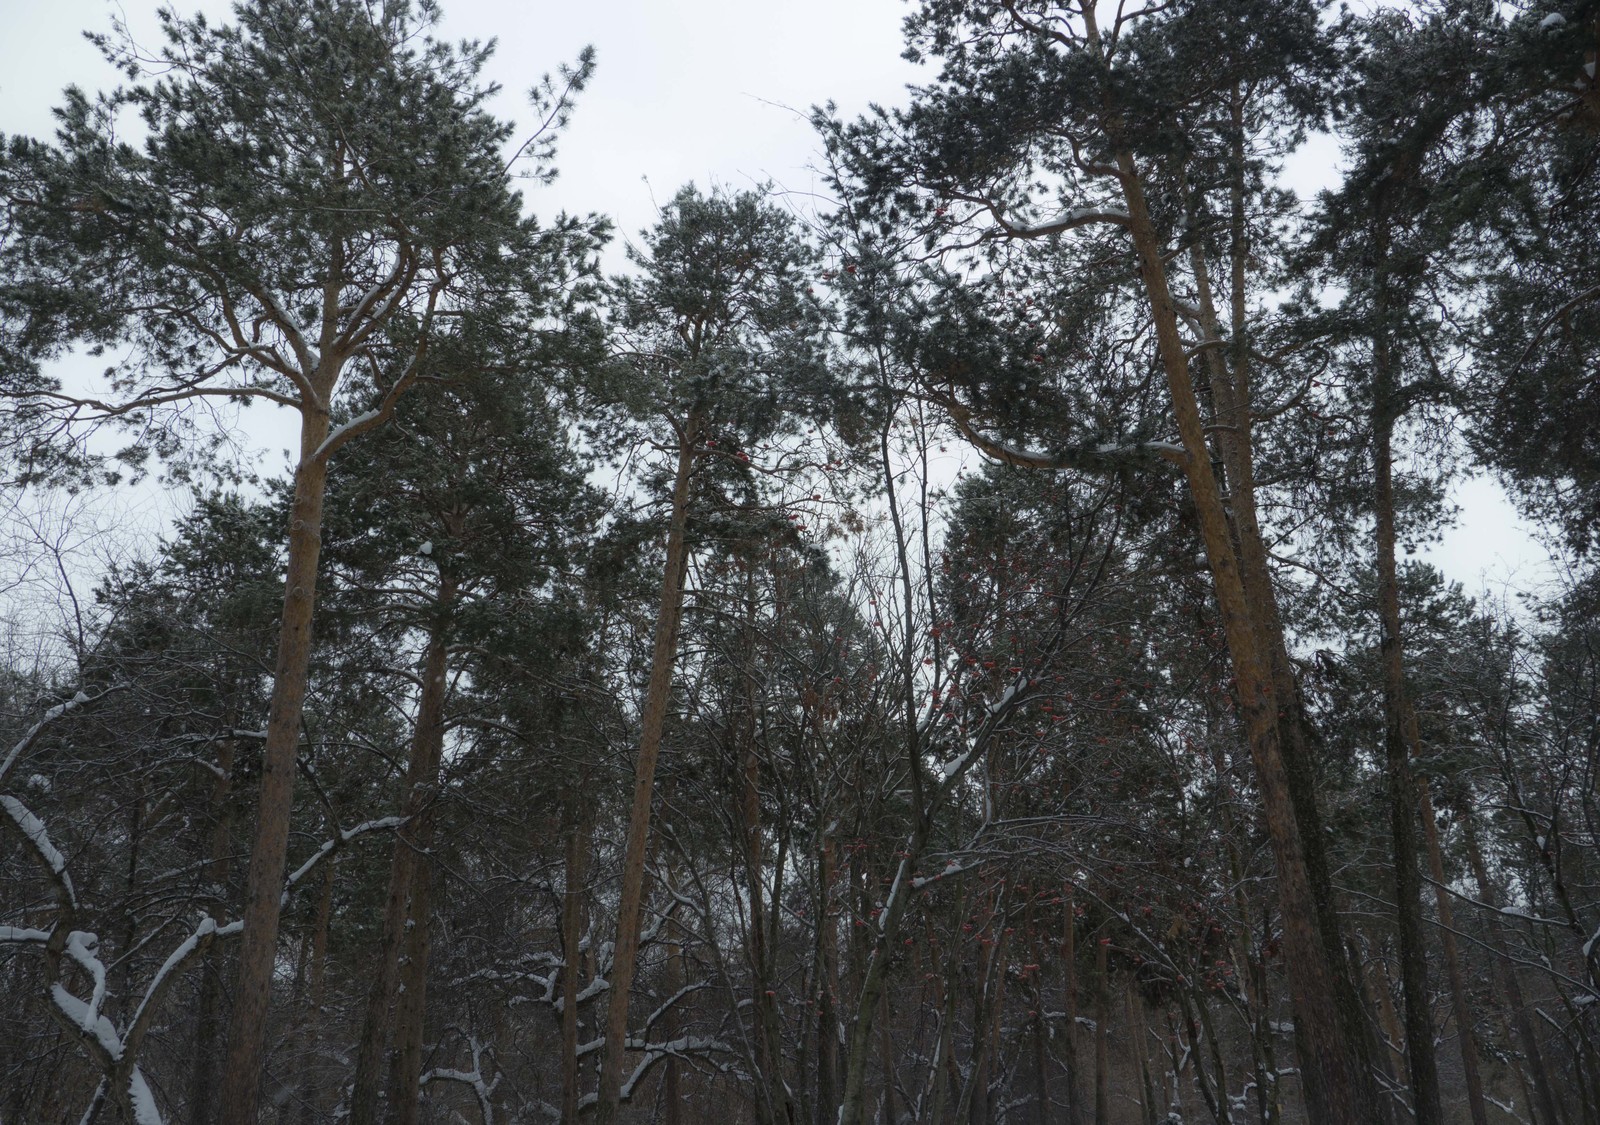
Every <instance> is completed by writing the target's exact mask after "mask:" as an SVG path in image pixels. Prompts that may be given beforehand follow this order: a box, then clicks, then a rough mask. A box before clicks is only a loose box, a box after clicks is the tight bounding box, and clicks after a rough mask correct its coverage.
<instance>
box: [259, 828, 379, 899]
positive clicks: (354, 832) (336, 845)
mask: <svg viewBox="0 0 1600 1125" xmlns="http://www.w3.org/2000/svg"><path fill="white" fill-rule="evenodd" d="M408 819H410V818H408V817H404V816H385V817H379V818H378V819H377V820H368V821H363V822H362V823H361V824H358V825H356V826H355V827H354V828H346V829H344V830H343V831H342V832H340V833H339V834H338V835H337V836H335V837H334V838H333V839H331V840H328V841H326V842H325V843H323V845H322V847H320V848H318V849H317V850H316V851H314V852H312V853H311V858H310V859H308V860H306V861H305V862H304V863H302V864H301V865H300V866H299V867H297V868H295V869H294V871H293V872H292V873H291V874H290V875H289V878H288V879H286V880H285V881H284V885H283V901H284V903H285V904H287V903H288V901H289V892H291V891H293V890H294V888H295V886H296V885H297V884H298V883H299V882H300V880H302V879H304V878H305V877H306V876H307V875H309V874H311V869H312V868H314V867H316V865H317V864H319V863H321V862H322V861H323V860H324V859H326V858H328V856H330V855H332V854H333V853H334V852H336V851H338V850H339V849H340V848H342V847H344V845H346V844H348V843H349V842H350V841H351V840H354V839H355V838H356V837H357V836H363V835H365V834H366V833H368V832H381V831H383V830H385V829H395V828H399V827H401V826H402V825H404V824H405V822H406V821H407V820H408Z"/></svg>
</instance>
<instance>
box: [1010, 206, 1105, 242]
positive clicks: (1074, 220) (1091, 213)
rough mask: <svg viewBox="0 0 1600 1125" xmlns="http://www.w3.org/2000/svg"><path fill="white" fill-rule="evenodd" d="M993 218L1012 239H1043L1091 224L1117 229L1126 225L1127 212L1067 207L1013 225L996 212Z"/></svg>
mask: <svg viewBox="0 0 1600 1125" xmlns="http://www.w3.org/2000/svg"><path fill="white" fill-rule="evenodd" d="M994 217H995V219H996V221H998V222H999V224H1000V229H1001V230H1003V231H1005V232H1006V233H1007V234H1008V235H1010V236H1011V237H1013V238H1043V237H1044V236H1045V235H1051V234H1064V233H1065V232H1067V231H1069V230H1076V229H1077V228H1078V227H1086V226H1089V225H1090V224H1092V223H1110V224H1112V225H1113V226H1119V227H1126V226H1127V225H1128V212H1127V211H1126V210H1124V209H1123V208H1121V207H1068V208H1067V209H1065V210H1063V211H1058V212H1057V213H1056V214H1054V215H1049V216H1046V217H1045V218H1043V219H1039V220H1037V221H1035V222H1031V223H1013V222H1011V221H1010V220H1008V219H1007V218H1006V217H1005V216H1004V215H1002V214H1001V213H1000V212H999V211H998V210H996V211H994Z"/></svg>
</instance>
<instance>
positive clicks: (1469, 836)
mask: <svg viewBox="0 0 1600 1125" xmlns="http://www.w3.org/2000/svg"><path fill="white" fill-rule="evenodd" d="M1461 828H1462V835H1463V837H1465V840H1466V845H1467V863H1468V864H1469V865H1471V867H1472V878H1473V881H1474V882H1475V883H1477V885H1478V897H1479V898H1481V899H1482V900H1483V901H1484V902H1485V903H1487V904H1488V905H1489V906H1491V907H1494V908H1495V909H1496V910H1498V909H1499V908H1500V893H1499V891H1498V890H1496V888H1495V886H1494V884H1493V883H1492V882H1490V881H1489V871H1488V868H1487V867H1486V866H1485V865H1484V862H1483V850H1482V848H1480V847H1479V845H1478V830H1477V826H1476V825H1475V824H1474V823H1473V820H1472V816H1471V814H1470V813H1464V814H1463V815H1462V817H1461ZM1488 930H1489V947H1490V948H1491V949H1493V950H1494V954H1495V957H1494V965H1495V975H1496V977H1497V979H1498V981H1499V983H1500V990H1501V991H1502V992H1503V993H1504V994H1505V997H1506V1004H1507V1006H1508V1007H1510V1009H1511V1025H1512V1026H1513V1027H1514V1028H1516V1031H1517V1040H1518V1042H1519V1043H1521V1044H1522V1053H1523V1054H1524V1055H1526V1056H1527V1059H1528V1070H1529V1071H1530V1072H1531V1075H1532V1078H1533V1090H1534V1094H1535V1095H1536V1102H1537V1105H1538V1107H1539V1114H1540V1116H1541V1117H1542V1118H1543V1125H1562V1122H1563V1120H1564V1119H1563V1117H1562V1114H1561V1111H1560V1109H1559V1108H1558V1107H1557V1105H1556V1095H1555V1089H1554V1088H1553V1087H1552V1086H1551V1084H1550V1073H1549V1071H1548V1070H1546V1069H1545V1063H1544V1052H1543V1051H1541V1050H1540V1049H1539V1035H1538V1032H1537V1030H1536V1029H1535V1028H1534V1026H1533V1019H1532V1017H1531V1016H1530V1015H1529V1014H1528V1005H1527V1002H1526V1001H1525V1000H1524V999H1523V996H1522V982H1521V981H1519V980H1518V979H1517V966H1516V965H1515V964H1514V963H1513V962H1512V960H1511V955H1510V953H1509V952H1508V951H1507V949H1506V945H1505V939H1504V938H1502V937H1501V936H1500V921H1499V917H1498V915H1495V916H1492V917H1491V918H1490V919H1489V926H1488Z"/></svg>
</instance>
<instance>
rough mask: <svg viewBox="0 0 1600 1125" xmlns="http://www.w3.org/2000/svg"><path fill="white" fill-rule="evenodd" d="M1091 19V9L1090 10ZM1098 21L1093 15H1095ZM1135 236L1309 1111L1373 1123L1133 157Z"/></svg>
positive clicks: (1324, 1120)
mask: <svg viewBox="0 0 1600 1125" xmlns="http://www.w3.org/2000/svg"><path fill="white" fill-rule="evenodd" d="M1089 11H1091V12H1092V8H1091V9H1089ZM1091 18H1092V17H1091ZM1117 163H1118V166H1119V170H1120V171H1121V180H1122V188H1123V194H1124V197H1125V199H1126V201H1127V204H1128V214H1129V232H1130V234H1131V235H1132V237H1133V243H1134V248H1135V250H1136V251H1137V252H1138V256H1139V264H1140V273H1141V275H1142V277H1143V280H1144V285H1145V290H1146V292H1147V294H1148V296H1149V300H1150V305H1151V309H1152V313H1153V317H1154V320H1155V326H1156V338H1157V345H1158V350H1159V352H1160V356H1161V361H1162V366H1163V368H1164V369H1165V372H1166V376H1167V385H1168V390H1169V393H1170V396H1171V400H1172V406H1173V412H1174V415H1175V417H1176V421H1177V424H1178V432H1179V435H1180V436H1181V438H1182V444H1183V447H1184V450H1185V452H1186V453H1187V456H1186V458H1185V459H1184V466H1183V469H1184V475H1185V478H1186V480H1187V482H1188V485H1189V495H1190V497H1191V499H1192V500H1193V502H1194V508H1195V514H1196V516H1197V518H1198V522H1199V525H1200V531H1201V537H1202V539H1203V541H1204V544H1205V550H1206V558H1207V561H1208V564H1209V567H1210V570H1211V574H1212V579H1213V585H1214V587H1215V592H1216V598H1217V606H1218V609H1219V612H1220V615H1221V619H1222V625H1223V632H1224V635H1225V636H1226V638H1227V644H1228V651H1229V655H1230V656H1231V657H1232V663H1233V671H1234V679H1235V683H1236V685H1237V691H1238V701H1239V710H1240V713H1241V719H1242V721H1243V726H1244V731H1245V737H1246V741H1247V742H1248V744H1249V746H1250V754H1251V758H1252V759H1253V761H1254V763H1255V768H1256V783H1257V786H1258V788H1259V789H1260V792H1261V799H1262V804H1263V806H1264V814H1265V815H1264V822H1265V826H1266V829H1267V834H1268V837H1269V839H1270V841H1271V844H1272V851H1273V859H1274V862H1275V866H1276V869H1277V875H1278V897H1279V903H1280V907H1281V913H1282V919H1283V935H1284V951H1285V962H1286V967H1287V969H1288V977H1289V993H1290V998H1291V1001H1292V1003H1293V1008H1294V1015H1295V1026H1296V1030H1297V1033H1298V1034H1297V1036H1296V1040H1297V1044H1298V1045H1299V1053H1300V1064H1301V1066H1300V1069H1301V1080H1302V1088H1303V1091H1304V1095H1305V1103H1306V1113H1307V1117H1308V1118H1309V1120H1310V1121H1311V1122H1312V1125H1345V1123H1346V1122H1350V1121H1357V1120H1363V1119H1366V1120H1371V1119H1372V1118H1371V1116H1370V1115H1368V1114H1364V1113H1363V1112H1362V1106H1363V1104H1364V1102H1365V1099H1364V1098H1363V1097H1362V1096H1361V1093H1360V1091H1361V1089H1362V1087H1363V1086H1364V1085H1365V1084H1366V1083H1365V1080H1364V1078H1363V1076H1362V1075H1361V1073H1360V1072H1358V1070H1357V1068H1356V1066H1355V1063H1354V1059H1353V1058H1352V1051H1351V1049H1350V1046H1349V1043H1348V1042H1347V1040H1346V1037H1345V1034H1344V1029H1343V1027H1342V1024H1341V1020H1340V1016H1339V1008H1338V1004H1337V1001H1336V995H1335V986H1334V981H1333V971H1332V968H1331V966H1330V964H1329V959H1328V956H1327V950H1326V947H1325V946H1324V945H1323V942H1322V934H1321V932H1320V927H1319V926H1318V924H1317V905H1316V901H1315V898H1314V896H1313V894H1312V889H1311V883H1310V879H1309V876H1308V874H1307V869H1306V863H1305V854H1304V849H1303V844H1302V841H1301V838H1300V829H1299V824H1298V821H1297V818H1296V816H1295V810H1294V803H1293V799H1292V797H1291V795H1290V793H1289V781H1288V777H1287V774H1286V772H1285V769H1284V762H1283V756H1282V753H1281V747H1280V743H1279V739H1278V707H1277V701H1276V698H1275V692H1274V688H1273V684H1272V679H1271V673H1270V667H1269V665H1268V663H1267V660H1266V659H1265V654H1264V653H1263V651H1262V648H1261V644H1260V631H1259V629H1258V626H1257V623H1256V621H1255V613H1254V612H1253V611H1252V607H1251V604H1250V602H1249V600H1248V599H1247V598H1246V596H1245V592H1244V587H1243V583H1242V581H1241V578H1240V573H1239V559H1238V556H1237V555H1236V553H1235V551H1234V547H1233V543H1232V539H1231V536H1230V531H1229V526H1228V520H1227V514H1226V512H1225V511H1224V509H1223V506H1222V500H1221V497H1220V496H1219V495H1218V491H1217V480H1216V476H1215V474H1214V473H1213V472H1212V470H1211V460H1210V455H1209V448H1208V446H1207V443H1206V438H1205V428H1204V424H1203V423H1202V421H1201V417H1200V411H1199V406H1198V403H1197V401H1196V398H1195V393H1194V386H1193V383H1192V381H1191V380H1190V377H1189V364H1188V358H1187V355H1186V352H1185V349H1184V346H1183V341H1182V338H1181V337H1180V335H1179V333H1178V324H1177V312H1176V309H1175V307H1174V305H1173V300H1172V295H1171V293H1170V291H1169V290H1168V286H1167V275H1166V267H1165V264H1164V263H1163V260H1162V243H1161V241H1160V239H1159V238H1158V237H1157V235H1156V231H1155V228H1154V226H1153V225H1152V223H1151V219H1150V214H1149V208H1148V206H1147V205H1146V202H1145V198H1144V189H1143V186H1142V182H1141V180H1140V176H1139V171H1138V169H1137V168H1136V167H1135V165H1134V161H1133V156H1132V153H1131V152H1129V151H1128V150H1127V149H1125V148H1124V149H1122V150H1121V151H1119V152H1118V153H1117Z"/></svg>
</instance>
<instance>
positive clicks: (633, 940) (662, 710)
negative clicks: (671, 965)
mask: <svg viewBox="0 0 1600 1125" xmlns="http://www.w3.org/2000/svg"><path fill="white" fill-rule="evenodd" d="M699 440H700V417H699V415H698V414H694V415H691V416H690V417H689V420H688V422H687V424H686V425H685V426H684V428H683V432H682V433H681V434H680V435H679V440H678V468H677V474H676V476H675V477H674V478H673V485H672V521H671V524H670V525H669V527H668V530H667V558H666V566H665V568H664V571H663V574H662V578H661V610H660V614H659V615H658V616H657V618H656V635H655V648H654V651H653V652H652V653H651V656H650V681H649V683H648V685H647V686H646V688H645V700H644V713H643V715H642V716H641V720H640V731H639V758H638V761H637V763H636V764H635V766H634V771H633V808H632V810H631V812H630V813H629V817H628V842H627V848H626V851H625V853H624V855H623V861H622V890H621V896H620V901H619V903H618V905H617V939H616V944H615V946H614V947H613V949H614V952H613V953H612V960H611V989H610V993H609V995H608V996H607V997H606V1027H605V1046H604V1048H603V1054H602V1056H601V1061H600V1094H599V1098H598V1101H597V1104H596V1106H595V1121H596V1125H616V1120H617V1110H618V1108H619V1106H620V1105H621V1103H622V1066H623V1061H624V1057H625V1055H626V1054H627V1034H628V993H629V991H631V989H632V987H633V974H634V970H635V968H636V967H637V966H636V962H637V959H638V955H639V916H640V912H641V908H642V906H643V901H644V866H645V862H644V861H645V852H646V848H647V845H648V844H649V840H650V801H651V798H652V796H654V793H655V777H656V759H657V757H659V756H660V753H661V735H662V732H663V730H664V729H665V727H666V720H667V704H668V703H669V702H670V700H671V696H672V669H673V665H674V663H675V662H676V658H677V651H678V623H679V620H680V619H681V617H682V614H683V585H684V578H685V575H686V574H687V571H688V564H689V548H688V543H687V532H688V525H689V490H690V477H691V475H692V473H693V470H694V462H695V445H696V443H697V442H698V441H699Z"/></svg>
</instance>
